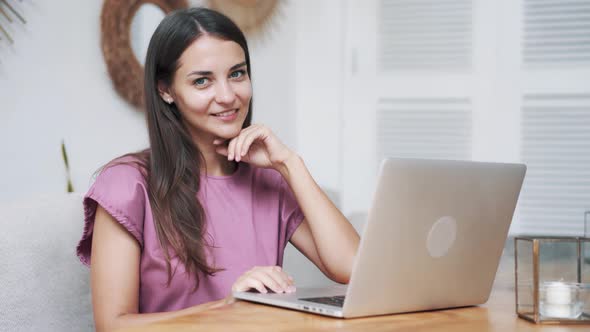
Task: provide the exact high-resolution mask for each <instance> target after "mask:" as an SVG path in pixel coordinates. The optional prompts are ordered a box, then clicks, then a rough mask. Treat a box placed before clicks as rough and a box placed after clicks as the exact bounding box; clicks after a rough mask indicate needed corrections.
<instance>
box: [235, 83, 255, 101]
mask: <svg viewBox="0 0 590 332" xmlns="http://www.w3.org/2000/svg"><path fill="white" fill-rule="evenodd" d="M235 92H236V95H238V97H239V98H240V99H241V100H242V101H243V102H245V103H248V102H249V101H250V98H252V84H250V82H248V83H244V84H240V85H238V86H237V87H236V88H235Z"/></svg>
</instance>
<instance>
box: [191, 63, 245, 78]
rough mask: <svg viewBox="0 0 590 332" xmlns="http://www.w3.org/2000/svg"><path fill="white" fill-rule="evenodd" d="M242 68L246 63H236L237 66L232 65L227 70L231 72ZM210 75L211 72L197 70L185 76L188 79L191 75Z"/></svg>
mask: <svg viewBox="0 0 590 332" xmlns="http://www.w3.org/2000/svg"><path fill="white" fill-rule="evenodd" d="M244 66H246V61H244V62H240V63H238V64H237V65H233V66H231V68H230V69H229V70H230V71H232V70H235V69H238V68H240V67H244ZM212 74H213V72H211V71H199V70H195V71H191V72H190V73H188V75H186V76H187V77H188V76H191V75H201V76H209V75H212Z"/></svg>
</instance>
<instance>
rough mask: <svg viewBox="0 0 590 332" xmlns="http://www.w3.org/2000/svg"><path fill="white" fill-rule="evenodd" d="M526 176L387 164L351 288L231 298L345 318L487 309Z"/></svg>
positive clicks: (503, 170)
mask: <svg viewBox="0 0 590 332" xmlns="http://www.w3.org/2000/svg"><path fill="white" fill-rule="evenodd" d="M525 172H526V166H525V165H522V164H501V163H483V162H469V161H445V160H418V159H386V160H384V161H383V163H382V164H381V168H380V171H379V177H378V181H377V189H376V191H375V194H374V197H373V202H372V206H371V208H370V210H369V214H368V220H367V221H366V224H365V227H364V231H363V233H362V235H361V242H360V246H359V249H358V253H357V256H356V259H355V262H354V265H353V269H352V275H351V279H350V283H349V284H348V285H337V286H332V287H327V288H315V289H313V288H312V289H306V288H298V289H297V291H296V292H295V293H291V294H275V293H267V294H260V293H258V292H252V291H249V292H235V293H234V294H233V295H234V297H236V298H238V299H243V300H247V301H253V302H259V303H265V304H270V305H275V306H280V307H285V308H291V309H296V310H303V311H308V312H312V313H316V314H321V315H327V316H334V317H344V318H351V317H362V316H372V315H383V314H393V313H402V312H412V311H422V310H433V309H442V308H453V307H463V306H470V305H477V304H482V303H485V302H486V301H487V299H488V297H489V295H490V292H491V288H492V284H493V281H494V278H495V275H496V270H497V268H498V264H499V261H500V256H501V254H502V249H503V247H504V243H505V241H506V236H507V234H508V228H509V227H510V223H511V221H512V216H513V214H514V209H515V206H516V202H517V200H518V196H519V193H520V188H521V186H522V182H523V179H524V175H525Z"/></svg>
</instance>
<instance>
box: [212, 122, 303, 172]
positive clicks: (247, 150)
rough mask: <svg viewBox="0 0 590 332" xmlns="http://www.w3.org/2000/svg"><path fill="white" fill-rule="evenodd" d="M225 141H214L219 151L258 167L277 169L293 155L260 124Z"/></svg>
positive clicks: (229, 158) (245, 129)
mask: <svg viewBox="0 0 590 332" xmlns="http://www.w3.org/2000/svg"><path fill="white" fill-rule="evenodd" d="M223 143H224V141H223V140H222V139H216V140H214V141H213V144H215V145H217V149H216V151H217V153H219V154H222V155H224V156H227V160H235V161H243V162H246V163H249V164H252V165H254V166H256V167H262V168H274V169H277V168H278V167H279V166H280V165H282V164H283V163H284V162H285V161H286V160H287V159H289V157H291V156H292V155H293V151H291V150H290V149H289V148H288V147H287V146H286V145H284V144H283V143H282V142H281V141H280V140H279V139H278V138H277V136H276V135H275V134H274V133H273V132H272V131H271V130H270V129H269V128H268V127H266V126H264V125H259V124H254V125H251V126H250V127H247V128H244V129H242V131H240V133H239V134H238V136H236V137H234V138H232V139H231V140H229V143H228V144H223Z"/></svg>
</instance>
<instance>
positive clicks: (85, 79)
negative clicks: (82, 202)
mask: <svg viewBox="0 0 590 332" xmlns="http://www.w3.org/2000/svg"><path fill="white" fill-rule="evenodd" d="M101 3H102V2H100V1H75V0H68V1H66V0H64V1H51V2H47V1H35V2H30V1H26V2H23V4H22V5H21V6H19V7H21V12H22V13H23V14H24V16H25V17H26V19H27V21H28V23H27V25H26V26H24V27H23V26H20V25H18V24H12V25H10V27H11V28H12V29H13V30H14V31H13V36H14V39H15V44H14V45H12V46H10V47H4V48H2V49H0V59H1V61H2V63H1V64H0V100H1V106H0V108H1V110H2V111H1V112H2V113H3V114H2V121H1V122H0V155H1V156H2V172H1V173H0V174H1V175H0V187H1V188H2V190H1V191H0V201H7V200H13V199H24V198H26V197H34V196H35V195H37V194H41V193H62V192H64V191H65V188H66V181H65V172H64V165H63V162H62V160H61V152H60V142H61V140H62V139H64V140H65V142H66V146H67V148H68V154H69V157H70V166H71V170H72V176H73V182H74V186H75V189H76V190H77V191H84V190H85V189H86V188H87V187H88V184H89V180H90V175H91V174H92V173H93V172H94V171H95V170H96V169H97V168H98V167H99V166H101V165H102V164H103V163H105V162H107V161H108V160H110V159H111V158H113V157H115V156H117V155H120V154H123V153H125V152H128V151H133V150H137V149H139V148H141V147H143V146H144V145H146V143H147V135H146V130H145V126H144V118H143V115H142V114H141V113H139V112H137V111H135V110H133V109H131V107H129V106H128V105H127V104H126V103H125V102H124V101H123V100H122V99H121V98H119V97H118V96H117V95H116V93H115V91H114V90H113V88H112V87H111V81H110V79H109V77H108V75H107V72H106V66H105V64H104V61H103V60H102V53H101V51H100V43H99V38H100V26H99V23H100V22H99V15H100V11H101Z"/></svg>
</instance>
